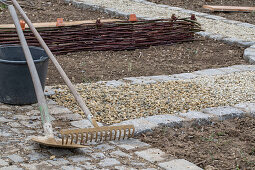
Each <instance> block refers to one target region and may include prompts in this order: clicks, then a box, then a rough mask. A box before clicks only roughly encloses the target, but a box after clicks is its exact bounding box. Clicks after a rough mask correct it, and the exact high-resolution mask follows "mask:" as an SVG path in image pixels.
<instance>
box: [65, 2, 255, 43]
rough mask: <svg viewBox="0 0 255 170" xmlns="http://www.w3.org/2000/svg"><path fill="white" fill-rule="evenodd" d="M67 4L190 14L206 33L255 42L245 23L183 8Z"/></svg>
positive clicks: (150, 14) (142, 13)
mask: <svg viewBox="0 0 255 170" xmlns="http://www.w3.org/2000/svg"><path fill="white" fill-rule="evenodd" d="M66 1H67V2H78V3H84V4H86V5H90V6H94V7H95V8H104V9H108V10H110V11H116V12H119V13H122V14H127V15H128V14H132V13H134V14H136V15H137V16H138V17H143V18H149V19H150V18H151V19H153V18H154V19H155V18H170V17H171V15H172V14H175V15H176V16H178V17H190V14H192V13H194V14H196V15H197V20H198V22H199V23H201V25H202V28H203V29H204V30H205V31H206V32H210V33H213V34H218V35H224V36H226V37H231V38H236V39H240V40H244V41H255V36H254V35H255V26H253V25H252V24H249V26H247V25H244V24H245V23H241V22H238V24H236V22H234V23H232V22H229V21H230V20H227V19H225V18H223V17H218V16H213V15H207V14H205V15H204V14H203V13H198V12H195V11H190V10H185V9H182V8H177V7H171V6H167V5H159V4H156V3H151V2H147V1H144V0H110V1H109V0H66Z"/></svg>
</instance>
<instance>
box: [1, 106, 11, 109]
mask: <svg viewBox="0 0 255 170" xmlns="http://www.w3.org/2000/svg"><path fill="white" fill-rule="evenodd" d="M0 110H11V106H7V105H0Z"/></svg>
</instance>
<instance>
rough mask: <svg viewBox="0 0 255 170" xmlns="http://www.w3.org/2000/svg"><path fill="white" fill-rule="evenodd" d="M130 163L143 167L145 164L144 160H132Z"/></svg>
mask: <svg viewBox="0 0 255 170" xmlns="http://www.w3.org/2000/svg"><path fill="white" fill-rule="evenodd" d="M130 164H131V165H133V166H141V167H144V166H145V163H143V162H130Z"/></svg>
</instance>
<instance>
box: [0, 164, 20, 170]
mask: <svg viewBox="0 0 255 170" xmlns="http://www.w3.org/2000/svg"><path fill="white" fill-rule="evenodd" d="M0 170H22V168H19V167H17V166H16V165H12V166H5V167H2V168H0Z"/></svg>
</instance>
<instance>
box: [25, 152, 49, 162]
mask: <svg viewBox="0 0 255 170" xmlns="http://www.w3.org/2000/svg"><path fill="white" fill-rule="evenodd" d="M27 157H29V159H30V161H36V160H40V159H45V158H46V156H45V155H44V154H42V153H37V152H34V153H31V154H29V155H27Z"/></svg>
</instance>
